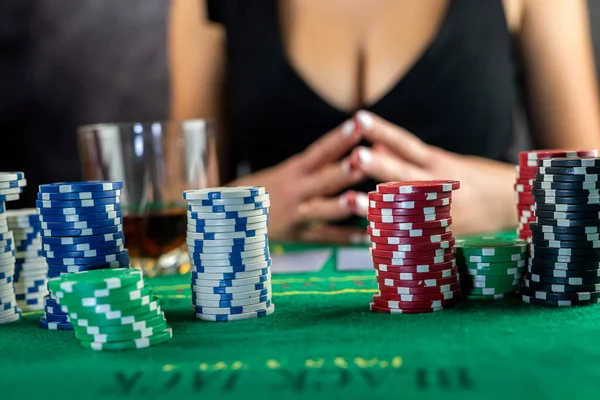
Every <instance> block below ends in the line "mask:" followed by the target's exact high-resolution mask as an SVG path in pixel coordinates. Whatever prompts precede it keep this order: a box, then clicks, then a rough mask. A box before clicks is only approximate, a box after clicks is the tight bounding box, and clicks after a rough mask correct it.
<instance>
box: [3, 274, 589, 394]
mask: <svg viewBox="0 0 600 400" xmlns="http://www.w3.org/2000/svg"><path fill="white" fill-rule="evenodd" d="M333 265H334V263H333V262H329V263H327V264H326V265H325V267H324V268H323V270H322V271H320V272H318V273H314V274H302V275H300V274H297V275H279V276H274V277H273V281H272V283H273V299H274V302H275V304H276V311H275V313H274V314H273V315H271V316H268V317H266V318H261V319H257V320H247V321H238V322H230V323H211V322H201V321H197V320H195V319H194V316H193V313H192V311H191V308H190V289H189V277H188V276H171V277H160V278H154V279H150V280H148V282H149V284H150V285H151V286H152V287H153V289H154V291H155V293H156V294H157V296H159V297H160V298H161V299H162V302H163V308H164V309H165V310H166V315H167V318H168V321H169V323H170V325H171V326H172V327H173V330H174V337H173V339H172V340H171V341H169V342H167V343H165V344H162V345H160V346H157V347H155V348H150V349H145V350H138V351H125V352H117V353H114V352H94V351H91V350H86V349H84V348H82V347H80V345H79V343H78V341H77V340H76V339H75V337H74V335H73V333H72V332H69V331H47V330H42V329H39V328H38V320H39V317H40V315H41V314H40V313H26V314H25V317H24V318H23V320H21V321H19V322H17V323H14V324H9V325H5V326H0V399H24V398H31V399H71V398H82V399H148V398H156V399H158V398H160V399H167V398H168V399H171V398H173V399H175V398H178V399H190V398H194V399H201V398H204V399H207V398H219V399H229V398H257V399H278V400H279V399H282V398H285V399H296V398H312V399H316V398H327V399H333V398H340V399H343V398H353V399H372V398H379V399H388V398H389V399H392V398H393V399H398V398H406V399H414V398H423V399H440V398H444V399H454V398H457V399H478V400H481V399H496V398H497V399H519V398H523V399H525V398H526V399H567V398H573V399H588V398H597V391H598V384H599V383H600V367H599V366H598V361H599V360H600V345H598V338H600V305H598V306H588V307H581V308H566V309H548V308H540V307H530V306H527V305H524V304H523V303H522V302H520V301H519V300H518V299H517V298H514V299H507V300H502V301H496V302H463V303H460V304H458V305H457V306H455V307H454V308H452V309H448V310H444V311H441V312H437V313H432V314H422V315H385V314H375V313H371V312H370V311H369V300H370V298H371V297H372V295H373V293H374V292H375V290H376V285H375V280H374V273H373V272H371V271H367V272H353V273H340V272H337V271H335V270H334V267H333ZM334 396H335V397H334Z"/></svg>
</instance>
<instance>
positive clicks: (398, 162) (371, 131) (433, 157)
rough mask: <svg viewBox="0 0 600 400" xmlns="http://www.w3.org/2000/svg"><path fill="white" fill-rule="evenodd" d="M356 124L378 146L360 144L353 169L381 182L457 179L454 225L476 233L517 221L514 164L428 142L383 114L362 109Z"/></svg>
mask: <svg viewBox="0 0 600 400" xmlns="http://www.w3.org/2000/svg"><path fill="white" fill-rule="evenodd" d="M354 120H355V128H356V129H357V130H358V131H360V133H361V134H362V136H363V137H364V139H366V140H367V141H369V142H371V143H372V144H373V146H372V147H370V148H368V147H357V148H355V149H354V151H353V152H352V155H351V156H350V160H351V164H352V166H353V168H356V169H358V170H359V171H361V172H362V173H364V174H366V175H368V176H370V177H371V178H373V179H375V180H378V181H381V182H388V181H412V180H430V179H452V180H458V181H460V184H461V188H460V190H458V191H457V192H456V193H455V195H454V196H453V202H452V217H453V219H452V221H453V230H454V231H455V232H456V233H458V234H472V233H481V232H489V231H493V230H501V229H507V228H510V227H514V226H515V225H516V211H515V202H514V192H513V184H514V180H515V175H514V166H512V165H509V164H504V163H500V162H496V161H491V160H487V159H484V158H481V157H475V156H463V155H459V154H455V153H451V152H448V151H445V150H443V149H441V148H439V147H434V146H430V145H427V144H426V143H424V142H423V141H421V140H420V139H419V138H417V137H416V136H414V135H413V134H411V133H410V132H407V131H406V130H404V129H402V128H400V127H398V126H396V125H393V124H391V123H390V122H387V121H385V120H383V119H382V118H379V117H377V116H376V115H373V114H372V113H368V112H366V111H359V112H358V113H356V116H355V118H354Z"/></svg>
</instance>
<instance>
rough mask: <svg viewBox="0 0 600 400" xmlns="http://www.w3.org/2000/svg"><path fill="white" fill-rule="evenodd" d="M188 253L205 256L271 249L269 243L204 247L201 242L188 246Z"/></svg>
mask: <svg viewBox="0 0 600 400" xmlns="http://www.w3.org/2000/svg"><path fill="white" fill-rule="evenodd" d="M187 247H188V251H190V252H194V253H203V254H225V253H234V254H239V253H244V252H247V251H253V250H260V249H266V248H268V247H269V242H268V241H264V242H256V243H250V244H246V245H243V246H202V243H201V241H196V242H195V244H189V243H188V244H187Z"/></svg>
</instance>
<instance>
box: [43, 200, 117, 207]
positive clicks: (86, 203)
mask: <svg viewBox="0 0 600 400" xmlns="http://www.w3.org/2000/svg"><path fill="white" fill-rule="evenodd" d="M119 203H120V200H119V197H106V198H101V199H88V200H69V201H51V200H47V201H46V200H36V201H35V206H36V207H37V208H86V207H99V206H107V205H116V204H119Z"/></svg>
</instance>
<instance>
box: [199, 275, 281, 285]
mask: <svg viewBox="0 0 600 400" xmlns="http://www.w3.org/2000/svg"><path fill="white" fill-rule="evenodd" d="M270 279H271V274H270V273H267V274H265V275H259V276H255V277H252V278H236V279H221V280H208V279H192V285H193V286H212V287H235V286H247V285H255V284H258V283H264V282H267V281H269V280H270Z"/></svg>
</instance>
